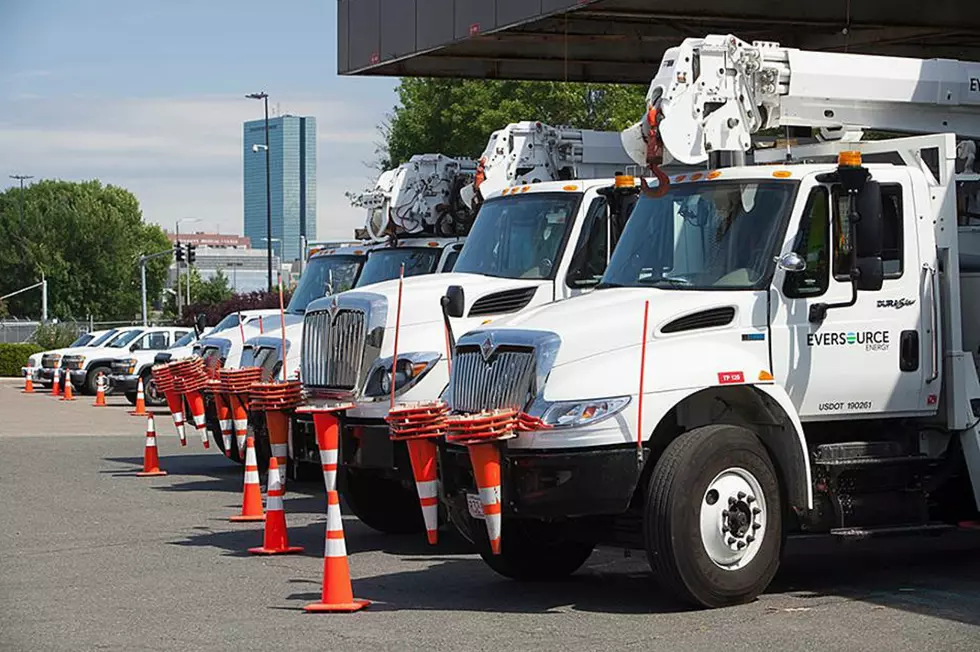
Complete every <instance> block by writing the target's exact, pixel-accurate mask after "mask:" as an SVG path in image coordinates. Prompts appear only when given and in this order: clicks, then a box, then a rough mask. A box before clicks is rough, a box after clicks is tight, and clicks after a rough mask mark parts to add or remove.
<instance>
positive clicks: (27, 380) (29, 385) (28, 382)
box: [21, 367, 34, 394]
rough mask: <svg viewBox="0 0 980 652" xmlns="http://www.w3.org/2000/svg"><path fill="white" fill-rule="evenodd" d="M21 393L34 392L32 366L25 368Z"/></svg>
mask: <svg viewBox="0 0 980 652" xmlns="http://www.w3.org/2000/svg"><path fill="white" fill-rule="evenodd" d="M21 393H22V394H33V393H34V367H28V368H27V374H26V375H25V376H24V389H22V390H21Z"/></svg>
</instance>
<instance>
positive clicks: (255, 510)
mask: <svg viewBox="0 0 980 652" xmlns="http://www.w3.org/2000/svg"><path fill="white" fill-rule="evenodd" d="M228 520H229V521H263V520H265V512H263V511H262V488H261V487H260V486H259V463H258V462H257V461H256V459H255V439H253V438H252V437H249V438H248V439H247V440H246V442H245V491H244V493H243V495H242V513H241V514H236V515H235V516H232V517H230V518H229V519H228Z"/></svg>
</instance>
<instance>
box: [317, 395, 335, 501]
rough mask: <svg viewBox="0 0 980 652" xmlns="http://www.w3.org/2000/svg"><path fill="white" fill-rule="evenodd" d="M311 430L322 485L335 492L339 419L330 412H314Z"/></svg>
mask: <svg viewBox="0 0 980 652" xmlns="http://www.w3.org/2000/svg"><path fill="white" fill-rule="evenodd" d="M313 429H314V430H315V431H316V445H317V447H318V448H319V449H320V464H321V466H322V467H323V484H324V486H325V487H326V488H327V491H336V490H337V463H338V461H339V459H340V419H339V418H337V416H336V415H334V414H333V413H332V412H327V411H325V410H315V411H314V412H313Z"/></svg>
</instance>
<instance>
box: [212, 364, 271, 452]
mask: <svg viewBox="0 0 980 652" xmlns="http://www.w3.org/2000/svg"><path fill="white" fill-rule="evenodd" d="M217 374H218V380H219V381H220V382H221V389H222V391H223V392H224V394H225V396H226V397H227V400H228V405H229V407H230V408H231V423H232V429H233V430H234V431H235V443H236V444H237V445H238V454H239V455H242V454H243V453H244V451H245V439H246V437H248V389H249V387H251V385H252V384H253V383H256V382H258V381H259V380H260V379H261V378H262V368H261V367H242V368H240V369H218V370H217Z"/></svg>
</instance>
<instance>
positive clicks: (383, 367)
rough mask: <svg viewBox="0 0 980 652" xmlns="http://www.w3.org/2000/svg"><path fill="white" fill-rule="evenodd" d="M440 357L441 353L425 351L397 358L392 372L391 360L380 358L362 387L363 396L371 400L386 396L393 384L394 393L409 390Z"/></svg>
mask: <svg viewBox="0 0 980 652" xmlns="http://www.w3.org/2000/svg"><path fill="white" fill-rule="evenodd" d="M441 357H442V354H441V353H435V352H433V351H425V352H421V353H417V352H413V353H406V354H404V355H399V356H398V365H397V368H396V369H395V370H394V372H392V369H391V363H392V359H391V358H382V359H380V360H378V361H377V362H375V363H374V365H373V366H372V367H371V371H370V372H369V373H368V379H367V383H365V385H364V395H365V396H369V397H371V398H378V397H381V396H388V395H389V394H391V385H392V383H394V385H395V392H401V391H405V390H407V389H409V388H410V387H412V386H413V385H414V384H415V383H417V382H418V381H419V380H421V378H422V377H423V376H424V375H425V374H427V373H428V372H429V370H430V369H432V367H434V366H436V363H437V362H438V361H439V359H440V358H441Z"/></svg>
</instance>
